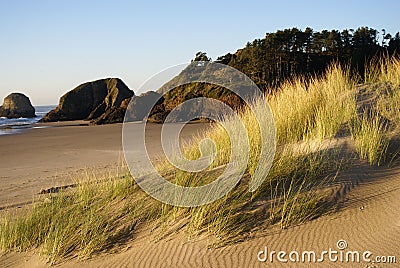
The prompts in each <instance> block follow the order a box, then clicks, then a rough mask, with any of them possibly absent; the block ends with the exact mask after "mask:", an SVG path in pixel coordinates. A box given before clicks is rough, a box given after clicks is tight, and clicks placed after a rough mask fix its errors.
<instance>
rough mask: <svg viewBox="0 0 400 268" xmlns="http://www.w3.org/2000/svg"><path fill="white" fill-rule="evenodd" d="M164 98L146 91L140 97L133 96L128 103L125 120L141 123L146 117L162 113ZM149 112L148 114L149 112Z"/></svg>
mask: <svg viewBox="0 0 400 268" xmlns="http://www.w3.org/2000/svg"><path fill="white" fill-rule="evenodd" d="M163 102H164V97H163V96H161V94H159V93H157V92H154V91H148V92H146V93H143V94H141V95H140V96H135V97H133V98H132V100H131V102H130V103H129V108H128V109H127V112H126V113H127V114H126V117H127V120H129V121H142V120H144V119H145V118H146V117H149V118H150V117H152V116H153V115H154V114H158V113H160V112H163V111H164V105H163ZM150 109H151V111H150V112H149V110H150Z"/></svg>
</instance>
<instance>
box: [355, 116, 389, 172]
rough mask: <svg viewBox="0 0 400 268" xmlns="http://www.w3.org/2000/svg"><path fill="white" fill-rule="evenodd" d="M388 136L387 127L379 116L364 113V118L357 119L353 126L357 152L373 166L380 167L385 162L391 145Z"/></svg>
mask: <svg viewBox="0 0 400 268" xmlns="http://www.w3.org/2000/svg"><path fill="white" fill-rule="evenodd" d="M387 135H388V134H387V126H385V124H384V122H383V121H382V119H381V118H380V117H379V115H369V114H367V113H364V114H363V115H362V118H360V119H356V121H355V122H354V124H353V125H352V137H353V139H354V140H355V145H356V150H357V152H358V154H359V155H360V157H361V158H362V159H366V160H368V162H369V163H370V164H371V165H378V166H379V165H380V164H381V163H382V162H383V161H384V160H385V157H386V152H387V149H388V145H389V139H388V136H387Z"/></svg>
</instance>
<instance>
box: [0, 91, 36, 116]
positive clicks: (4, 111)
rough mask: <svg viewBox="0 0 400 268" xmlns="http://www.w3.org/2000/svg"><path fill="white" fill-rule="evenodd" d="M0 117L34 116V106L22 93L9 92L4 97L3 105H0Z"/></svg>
mask: <svg viewBox="0 0 400 268" xmlns="http://www.w3.org/2000/svg"><path fill="white" fill-rule="evenodd" d="M0 117H7V118H20V117H25V118H32V117H36V115H35V108H33V106H32V104H31V101H30V100H29V98H28V97H27V96H25V95H24V94H22V93H11V94H10V95H8V96H7V97H5V98H4V102H3V106H0Z"/></svg>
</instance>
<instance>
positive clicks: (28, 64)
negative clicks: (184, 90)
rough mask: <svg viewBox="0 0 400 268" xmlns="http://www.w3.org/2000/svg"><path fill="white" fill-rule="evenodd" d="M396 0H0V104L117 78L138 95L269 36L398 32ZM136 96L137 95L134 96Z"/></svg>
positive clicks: (48, 97) (40, 100)
mask: <svg viewBox="0 0 400 268" xmlns="http://www.w3.org/2000/svg"><path fill="white" fill-rule="evenodd" d="M399 10H400V4H399V1H387V0H380V1H358V2H357V1H350V0H347V1H333V0H332V1H322V0H320V1H308V2H307V1H288V0H287V1H232V0H231V1H216V0H214V1H190V0H187V1H151V0H146V1H99V0H97V1H71V0H70V1H55V0H52V1H40V0H37V1H28V0H27V1H19V0H0V36H1V37H0V75H1V77H0V99H2V98H4V97H5V96H6V95H7V94H9V93H11V92H23V93H25V94H27V95H28V96H29V97H30V99H31V101H32V102H33V104H34V105H45V104H56V103H57V102H58V99H59V97H60V96H61V95H62V94H64V93H65V92H67V91H68V90H70V89H72V88H74V87H75V86H77V85H78V84H80V83H82V82H86V81H90V80H94V79H98V78H104V77H120V78H121V79H122V80H124V81H125V83H126V84H127V85H128V86H129V87H130V88H131V89H133V90H134V91H135V93H138V92H137V90H136V89H137V88H138V87H139V85H140V84H141V83H142V82H144V81H145V80H146V79H147V78H149V77H150V76H152V75H153V74H154V73H156V72H158V71H160V70H162V69H164V68H167V67H169V66H171V65H176V64H179V63H184V62H188V61H190V59H192V58H193V57H194V54H195V53H196V52H197V51H200V50H201V51H206V52H207V53H208V55H209V56H211V57H212V58H213V59H215V58H216V57H217V56H220V55H223V54H225V53H227V52H235V51H236V50H237V49H238V48H241V47H243V46H244V45H245V44H246V42H247V41H252V40H253V39H255V38H263V37H264V35H265V33H266V32H274V31H276V30H278V29H284V28H290V27H298V28H301V29H304V28H305V27H307V26H310V27H312V28H313V29H315V30H322V29H328V30H329V29H339V30H341V29H344V28H348V29H350V28H354V29H355V28H357V27H359V26H369V27H372V28H375V29H378V30H381V29H382V28H385V29H386V30H387V31H389V32H391V33H396V32H397V31H400V25H399V24H400V20H399V13H398V12H399ZM139 93H140V92H139Z"/></svg>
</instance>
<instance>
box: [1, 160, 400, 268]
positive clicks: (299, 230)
mask: <svg viewBox="0 0 400 268" xmlns="http://www.w3.org/2000/svg"><path fill="white" fill-rule="evenodd" d="M341 176H342V178H340V183H339V184H338V185H337V186H338V187H337V188H336V191H337V192H338V193H339V194H340V197H341V198H342V202H341V206H340V208H339V209H338V211H337V212H333V213H330V214H328V215H325V216H322V217H320V218H318V219H316V220H313V221H311V222H308V223H306V224H301V225H298V226H294V227H291V228H288V229H286V230H280V229H277V228H275V229H274V228H272V229H269V230H267V231H265V232H264V233H258V234H257V235H256V236H255V237H253V238H249V239H247V240H246V241H244V242H242V243H238V244H235V245H233V246H226V247H223V248H217V249H209V248H208V245H209V242H210V241H208V240H207V238H206V237H203V238H200V239H196V240H195V241H190V240H188V239H187V237H186V236H185V234H173V235H171V236H169V237H167V238H166V239H162V240H160V241H156V239H155V237H154V235H152V234H151V233H150V232H149V231H148V230H141V231H139V232H138V233H137V235H136V237H134V240H133V241H132V242H130V243H129V244H128V245H126V246H125V247H123V248H121V249H119V250H118V251H117V252H115V253H112V254H107V255H101V256H98V257H95V258H93V259H90V260H86V261H82V260H70V261H66V262H64V263H61V264H58V265H56V266H61V267H82V265H84V266H88V267H398V262H399V256H398V255H399V252H400V244H399V242H398V241H400V212H399V210H398V207H399V206H400V169H398V168H397V169H388V168H372V167H364V166H363V167H359V168H354V169H353V170H350V171H349V172H346V173H345V174H342V175H341ZM338 240H345V241H346V242H347V245H348V247H347V248H346V249H344V250H343V252H346V251H348V250H351V251H359V252H360V254H362V253H363V252H364V251H367V250H368V251H371V252H372V253H373V255H372V257H371V259H372V258H375V256H378V255H380V256H396V254H397V256H396V257H397V264H389V263H386V264H382V263H379V264H378V263H365V262H362V260H361V262H360V263H357V262H355V263H352V262H350V263H343V262H339V261H337V262H330V261H328V259H327V257H326V258H325V260H324V262H322V263H314V264H312V263H311V264H310V263H308V262H305V263H301V262H300V263H297V262H296V263H294V262H289V263H281V262H279V261H278V260H277V259H276V256H275V259H274V260H273V263H271V262H270V261H269V260H268V261H266V262H260V261H259V260H258V259H257V254H258V253H259V252H260V251H261V250H264V248H265V247H268V250H269V251H271V250H274V251H281V250H283V251H286V252H287V253H289V252H290V251H292V250H296V251H298V252H300V253H301V252H302V251H306V250H307V251H311V250H312V251H315V252H316V253H317V254H320V253H321V252H322V251H324V250H329V248H332V250H337V251H339V250H338V248H337V242H338ZM339 252H340V251H339ZM260 256H261V257H263V255H262V254H261V255H260ZM318 256H319V255H318ZM317 259H318V257H317ZM368 265H369V266H368ZM396 265H397V266H396ZM0 266H2V267H8V266H13V267H46V266H48V265H47V264H46V262H45V261H44V260H41V259H40V258H39V257H38V256H36V255H32V254H31V253H8V254H5V255H4V256H2V257H1V258H0Z"/></svg>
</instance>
